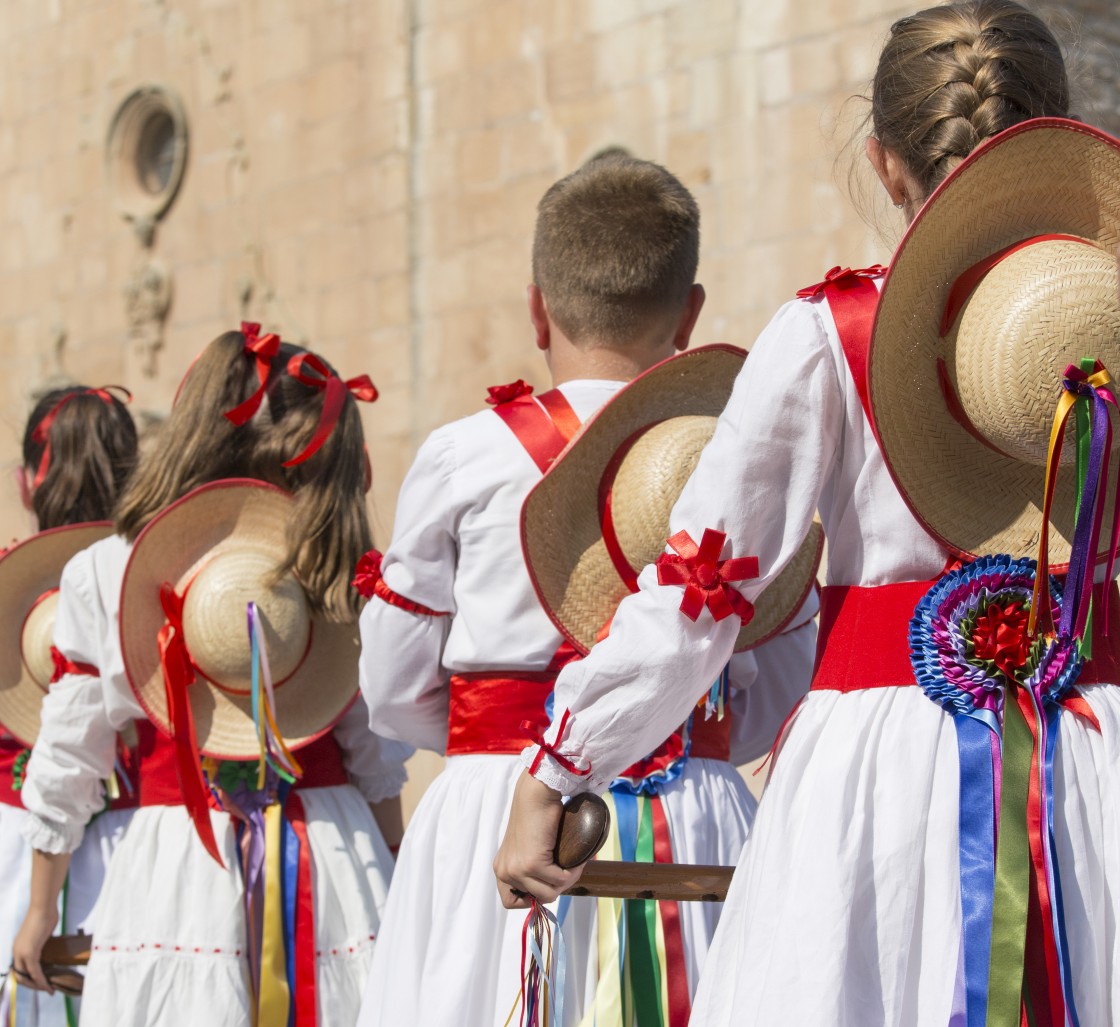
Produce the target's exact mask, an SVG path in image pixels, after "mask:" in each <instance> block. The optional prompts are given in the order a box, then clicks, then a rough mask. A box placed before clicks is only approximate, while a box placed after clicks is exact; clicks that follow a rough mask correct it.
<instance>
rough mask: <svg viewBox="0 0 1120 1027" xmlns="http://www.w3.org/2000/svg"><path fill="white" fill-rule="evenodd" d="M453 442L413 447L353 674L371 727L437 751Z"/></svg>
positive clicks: (441, 737)
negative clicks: (356, 671)
mask: <svg viewBox="0 0 1120 1027" xmlns="http://www.w3.org/2000/svg"><path fill="white" fill-rule="evenodd" d="M452 445H453V443H452V439H451V438H450V436H449V435H447V434H445V433H443V432H435V433H433V434H432V435H431V436H430V437H429V438H428V439H427V440H426V441H425V443H424V444H423V445H422V446H421V447H420V450H419V452H418V453H417V455H416V460H415V462H414V463H413V465H412V467H411V469H410V470H409V472H408V475H407V476H406V477H405V480H404V484H403V485H402V486H401V491H400V495H399V497H398V499H397V513H396V517H395V519H394V522H393V539H392V542H391V543H390V545H389V548H388V549H387V550H386V552H385V556H384V558H383V560H382V564H381V576H382V581H383V583H384V586H385V588H383V589H380V590H379V591H378V593H377V594H375V595H374V596H373V597H372V598H371V599H370V601H369V602H368V603H367V604H366V606H365V609H364V610H363V611H362V617H361V633H362V655H361V663H360V677H359V680H360V683H361V688H362V695H363V696H364V697H365V700H366V703H367V705H368V707H369V726H370V728H371V729H372V730H373V731H375V732H377V733H378V734H380V735H382V736H383V737H384V738H387V739H395V740H398V741H402V742H407V743H409V744H410V745H414V746H417V747H418V748H422V749H433V750H435V751H436V752H442V751H443V750H444V748H445V747H446V744H447V709H448V688H447V684H448V675H447V673H446V672H445V671H444V669H443V667H442V663H441V661H442V657H443V647H444V644H445V642H446V641H447V635H448V631H449V630H450V620H451V614H452V613H454V609H455V600H454V595H453V591H452V586H453V584H454V581H455V567H456V563H457V560H458V548H457V546H456V543H455V530H456V524H457V520H458V504H459V503H460V498H459V496H458V494H457V491H456V489H455V480H454V474H453V466H454V453H453V451H452Z"/></svg>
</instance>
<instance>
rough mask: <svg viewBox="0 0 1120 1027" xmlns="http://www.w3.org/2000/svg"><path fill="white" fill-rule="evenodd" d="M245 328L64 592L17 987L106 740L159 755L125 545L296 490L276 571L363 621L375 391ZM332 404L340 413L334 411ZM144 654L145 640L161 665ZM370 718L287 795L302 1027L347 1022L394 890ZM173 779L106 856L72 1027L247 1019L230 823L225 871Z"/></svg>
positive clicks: (223, 840)
mask: <svg viewBox="0 0 1120 1027" xmlns="http://www.w3.org/2000/svg"><path fill="white" fill-rule="evenodd" d="M242 328H243V330H242V331H241V332H227V333H225V334H224V335H221V336H219V337H218V338H217V339H215V340H214V341H213V342H212V343H211V344H210V345H209V346H208V347H207V348H206V350H205V351H204V352H203V353H202V354H201V355H200V357H199V358H198V360H197V362H196V363H195V364H194V365H193V367H192V368H191V370H190V371H189V372H188V374H187V377H186V379H185V380H184V383H183V385H182V387H181V391H180V394H179V396H178V398H177V401H176V403H175V406H174V407H173V409H172V411H171V414H170V416H169V417H168V419H167V422H166V423H165V425H164V426H163V428H162V430H161V432H160V435H159V437H158V439H157V440H156V443H155V445H154V447H153V448H152V450H151V451H150V452H149V453H147V454H146V455H145V457H144V458H143V459H142V460H141V462H140V465H139V467H138V468H137V471H136V474H135V475H134V477H133V479H132V481H131V482H130V484H129V487H128V489H127V490H126V492H125V494H124V495H123V497H122V499H121V503H120V506H119V509H118V512H117V520H116V527H117V531H118V532H119V534H118V535H116V536H114V537H111V538H108V539H106V540H105V541H103V542H100V543H98V544H96V545H94V546H92V547H90V548H89V549H87V550H85V551H84V552H83V553H80V554H79V555H78V556H77V557H75V558H74V559H73V560H72V561H71V562H70V564H69V565H68V566H67V568H66V572H65V573H64V575H63V581H62V594H61V602H60V607H59V617H58V623H57V626H56V630H55V639H56V644H57V645H58V648H59V649H60V651H61V652H62V655H63V656H64V657H65V658H66V659H68V660H69V661H71V662H72V664H74V666H73V667H72V668H71V671H70V672H69V673H67V674H66V675H65V676H64V677H63V678H62V679H61V680H60V681H59V682H57V683H56V684H55V685H54V686H53V687H52V688H51V691H50V694H49V695H48V696H47V699H46V701H45V702H44V707H43V728H42V732H41V734H40V737H39V740H38V742H37V744H36V746H35V749H34V752H33V753H32V757H31V761H30V764H29V767H28V781H27V784H26V785H25V794H24V802H25V805H26V806H27V808H28V810H29V811H30V813H31V817H30V822H29V824H28V826H27V828H26V830H25V833H26V835H27V837H28V840H29V841H30V842H31V844H32V846H33V847H34V849H35V854H34V863H33V873H32V898H31V909H30V911H29V913H28V916H27V919H26V920H25V922H24V925H23V927H22V928H21V930H20V934H19V936H18V937H17V939H16V944H15V968H16V970H17V971H19V972H20V973H21V980H26V979H28V978H30V979H32V980H34V981H35V982H36V983H37V984H38V985H39V986H40V987H42V986H43V985H44V984H45V981H44V979H43V977H42V974H41V971H40V966H39V954H40V951H41V949H42V945H43V942H44V940H45V939H46V937H47V936H48V935H49V933H50V930H51V929H52V927H53V923H54V918H55V902H56V899H57V894H58V890H59V887H60V884H61V879H62V876H63V873H64V871H65V867H66V865H67V863H68V861H69V854H70V853H71V852H72V851H73V850H74V848H75V847H76V846H77V845H78V843H79V842H80V840H81V837H82V834H83V830H84V827H85V824H86V822H87V821H88V819H89V817H90V815H91V814H92V813H93V812H94V810H96V809H97V808H98V807H99V805H100V803H101V785H100V780H101V778H103V777H104V776H105V775H106V773H107V771H108V768H109V767H111V765H112V752H111V745H110V744H109V741H108V740H109V739H110V738H111V737H112V734H113V732H114V731H116V730H119V729H121V728H123V727H124V726H126V725H128V724H130V723H134V722H135V723H136V724H137V725H138V729H139V731H140V732H141V735H142V737H143V738H145V739H147V744H146V755H148V756H149V757H151V759H152V760H153V761H154V760H155V758H156V757H157V755H159V753H160V752H161V746H162V747H164V748H165V747H166V744H167V743H166V741H165V740H164V739H163V738H162V736H160V735H159V734H157V732H156V731H155V730H154V729H153V728H152V727H151V725H150V724H149V723H148V720H147V717H146V716H145V712H144V707H143V706H141V704H140V702H139V701H138V698H137V694H134V692H133V690H132V689H131V688H130V683H129V680H128V678H127V677H126V666H125V665H124V664H123V662H122V635H123V634H124V633H126V632H127V629H128V625H118V623H117V622H118V619H119V618H118V611H119V609H120V606H121V582H122V576H123V574H124V571H125V567H126V564H127V562H128V559H129V554H130V543H132V542H133V541H134V540H135V539H136V538H137V536H138V534H139V533H140V532H141V530H142V529H143V528H145V526H147V525H148V524H150V523H151V522H153V521H154V520H155V519H156V518H157V516H158V515H159V514H160V513H161V511H163V510H165V509H166V508H168V507H169V506H171V505H172V504H174V503H175V502H176V501H177V500H179V499H180V498H181V497H183V496H184V495H185V494H186V493H188V492H189V491H190V490H192V489H194V488H195V487H196V486H199V485H203V484H206V483H210V482H214V481H216V480H218V479H221V478H227V477H230V476H242V477H253V478H258V479H263V480H267V481H270V482H273V483H275V484H279V485H283V486H285V487H286V488H288V489H289V490H291V491H292V492H293V493H294V512H293V515H292V517H291V520H290V523H289V524H288V526H287V528H288V530H287V546H286V552H284V551H280V552H277V554H276V556H277V561H278V563H279V564H280V565H281V566H280V570H281V571H284V570H286V569H291V570H294V572H295V573H296V574H297V575H298V577H299V580H300V582H301V583H302V585H303V588H304V590H305V591H306V594H307V600H308V604H309V606H310V608H311V610H312V612H313V613H315V614H316V615H317V616H319V617H320V618H324V619H325V620H327V621H342V622H345V621H347V620H352V619H353V618H354V617H355V616H356V613H357V603H358V597H357V595H356V594H355V593H354V592H353V591H352V590H351V589H350V588H349V586H348V578H349V575H350V568H351V567H352V566H353V564H354V562H355V561H356V560H357V557H358V555H360V553H361V552H362V551H364V549H365V548H366V547H368V545H369V527H368V523H367V520H366V513H365V502H364V494H365V491H366V487H367V485H368V474H367V471H368V468H367V465H366V461H365V456H364V447H363V441H362V428H361V421H360V419H359V416H358V411H357V408H356V406H355V402H354V396H353V395H352V394H351V387H352V386H353V388H354V391H357V392H359V393H360V394H362V395H363V398H367V399H369V398H372V396H373V395H375V392H374V391H373V388H372V385H371V384H369V385H368V388H367V387H366V386H365V385H362V384H361V383H359V382H351V383H343V382H341V381H340V380H339V379H338V378H337V376H336V375H335V374H334V372H333V371H332V370H331V369H330V368H329V367H327V366H326V365H325V364H323V363H322V362H320V361H319V360H318V358H316V357H315V356H314V355H313V354H310V353H307V352H306V351H303V350H299V349H297V348H295V347H292V346H289V345H285V344H281V343H280V340H279V339H278V338H277V337H276V336H264V337H261V336H260V335H259V331H258V326H256V325H243V326H242ZM328 398H331V399H332V400H337V406H334V407H333V408H332V407H331V406H330V405H328V403H327V399H328ZM151 601H152V602H158V598H157V597H153V598H152V600H151ZM120 628H124V629H125V632H122V631H121V630H120ZM245 644H246V646H247V645H248V641H247V638H246V642H245ZM155 645H156V640H155V638H153V639H152V640H151V642H150V646H151V647H152V650H153V651H154V647H155ZM195 687H197V688H201V687H203V686H202V685H201V684H196V686H195ZM365 721H366V713H365V710H364V708H362V707H361V704H358V705H357V706H355V707H352V708H351V710H350V712H349V713H347V714H346V715H345V716H344V717H343V718H342V720H341V721H339V722H338V724H337V725H336V726H335V728H334V732H333V741H332V740H331V739H330V738H329V737H328V738H327V739H326V743H325V744H326V746H327V748H330V747H332V746H333V751H334V752H335V753H337V752H338V751H339V748H340V749H341V755H342V758H343V761H344V764H345V770H346V771H348V772H349V778H350V780H351V781H352V782H353V784H345V785H343V784H335V785H331V786H329V787H308V788H306V789H301V790H299V791H298V792H297V794H298V795H299V796H300V798H301V799H302V803H303V806H304V808H305V810H306V833H307V841H308V843H309V848H310V852H311V869H312V870H313V871H314V876H313V880H314V886H315V888H314V903H313V909H312V910H311V911H309V912H310V913H311V917H310V919H311V920H312V921H313V924H314V937H313V938H311V937H308V936H307V935H306V933H304V932H305V931H306V930H307V929H308V928H307V927H306V925H307V918H306V917H305V915H304V914H303V913H301V914H300V919H298V920H297V921H296V924H297V936H296V937H295V948H296V950H297V952H303V953H311V954H312V956H313V960H314V968H315V972H314V979H313V980H311V981H308V982H307V983H308V985H309V987H310V988H311V990H313V992H314V997H312V998H311V999H310V1000H309V999H308V992H307V991H301V993H300V994H297V995H294V996H293V998H294V999H295V1001H296V1013H297V1014H298V1016H299V1018H300V1019H299V1022H301V1023H302V1022H308V1023H314V1022H322V1023H331V1024H350V1023H353V1021H354V1019H355V1016H356V1013H357V1005H358V998H359V995H360V990H361V987H362V985H363V983H364V980H365V976H366V968H367V966H368V960H369V954H370V948H371V946H372V939H373V937H374V935H375V934H376V933H377V929H378V920H379V913H380V906H381V902H382V899H383V896H384V893H385V891H386V889H387V886H388V877H389V870H390V865H391V858H390V856H389V852H388V850H387V848H386V844H385V841H383V840H382V837H381V833H380V832H379V830H378V827H377V824H376V823H375V821H374V818H373V816H372V815H371V807H370V806H369V805H367V803H369V804H372V808H373V811H374V813H378V814H382V815H383V816H385V819H384V820H383V822H384V823H386V824H388V825H389V826H388V828H387V831H386V833H387V834H389V839H388V840H389V843H390V844H392V843H393V842H394V841H395V840H396V839H395V838H393V837H392V831H393V829H394V827H395V828H396V829H398V830H399V806H398V802H397V798H396V797H397V795H398V793H399V791H400V788H401V786H402V784H403V783H404V780H405V773H404V769H403V760H404V758H405V757H406V756H407V755H408V753H407V750H406V749H405V748H404V747H403V746H400V745H398V744H396V743H388V744H385V743H381V742H380V741H379V740H378V739H377V738H376V737H375V736H373V735H371V734H370V733H369V732H368V730H367V728H366V724H365ZM317 751H319V752H322V753H325V750H324V749H320V750H317ZM296 757H297V759H298V757H299V753H298V752H297V753H296ZM324 758H325V757H324ZM333 758H335V759H336V760H337V756H335V757H333ZM143 762H144V761H143V758H142V761H141V763H142V765H141V774H142V775H143V774H144V768H143ZM171 767H174V764H173V763H172V764H171ZM168 769H170V768H168ZM189 769H190V768H187V770H188V771H189ZM180 770H182V768H180ZM188 776H189V774H188ZM252 776H254V777H255V775H252ZM176 777H177V775H176V773H175V772H172V773H171V774H170V778H169V784H170V788H169V789H163V790H162V792H161V794H160V795H157V796H156V797H155V799H156V802H155V803H153V804H148V803H147V801H146V800H144V799H143V798H142V802H141V808H140V810H139V811H138V812H137V814H136V816H135V817H134V819H133V821H132V823H131V825H130V828H129V831H128V833H127V835H126V837H125V839H124V841H123V842H122V844H121V846H120V847H119V848H118V850H117V852H116V854H115V855H114V858H113V863H112V866H111V867H110V870H109V874H108V877H107V880H106V884H105V889H104V891H103V901H102V908H103V913H104V915H103V916H102V917H101V918H100V919H99V921H98V925H97V928H98V936H97V938H95V950H94V953H93V956H92V958H91V961H90V965H89V969H88V972H87V976H86V987H85V1007H84V1009H83V1023H86V1024H90V1023H92V1024H95V1025H96V1024H105V1025H109V1024H112V1025H116V1024H121V1023H156V1022H158V1023H160V1024H183V1025H187V1024H190V1025H195V1024H200V1023H207V1024H216V1025H230V1027H233V1025H239V1027H245V1025H248V1024H250V1023H252V1022H256V1017H257V1015H258V1014H257V1011H256V1009H255V1008H254V1007H255V1005H256V1003H255V996H254V995H253V994H252V991H253V989H252V986H251V984H250V976H249V965H248V960H247V951H246V950H247V947H248V946H247V939H248V937H249V934H250V932H251V933H254V934H255V927H254V925H253V924H249V923H247V922H246V920H247V918H246V914H245V910H244V907H243V902H242V897H243V891H244V889H243V885H242V882H241V875H240V872H239V870H238V869H237V855H238V834H237V831H236V826H235V821H234V819H233V817H232V816H230V815H229V814H228V813H223V812H219V811H218V810H217V809H213V810H212V811H211V812H210V822H211V825H212V829H213V832H214V836H215V838H216V846H217V849H218V851H219V852H220V853H221V854H222V856H223V862H224V864H225V865H224V867H222V866H219V864H218V862H216V861H215V860H214V859H212V858H211V856H210V854H209V853H208V852H207V851H206V849H205V848H204V845H203V843H202V841H201V840H200V836H199V835H196V833H195V828H194V826H193V824H192V821H191V819H190V817H189V816H188V814H187V810H186V808H185V806H184V805H182V804H181V803H183V802H184V801H185V800H186V791H185V786H184V785H182V783H181V782H182V781H184V780H185V779H186V778H184V777H182V776H180V777H179V781H180V785H179V788H182V789H184V790H183V791H181V792H178V794H177V793H176ZM223 780H224V778H223ZM156 803H158V804H156ZM203 815H205V812H203ZM393 821H396V824H394V823H393ZM340 836H341V837H340ZM341 838H345V839H347V844H346V845H343V844H342V842H341ZM300 924H303V925H305V926H304V927H303V928H300V927H299V925H300ZM98 939H104V941H105V943H104V944H103V945H100V944H98ZM297 970H298V968H297ZM305 980H306V978H305ZM267 1015H269V1016H275V1015H277V1014H276V1012H275V1010H270V1011H269V1012H268V1014H267ZM287 1015H288V1014H287V1009H285V1010H284V1012H283V1016H284V1018H285V1019H286V1017H287Z"/></svg>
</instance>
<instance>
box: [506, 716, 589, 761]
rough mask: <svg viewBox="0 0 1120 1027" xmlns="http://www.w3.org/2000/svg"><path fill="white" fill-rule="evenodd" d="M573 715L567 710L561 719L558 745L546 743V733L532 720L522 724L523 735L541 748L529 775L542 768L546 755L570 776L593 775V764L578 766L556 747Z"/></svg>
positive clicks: (557, 733) (557, 738) (557, 737)
mask: <svg viewBox="0 0 1120 1027" xmlns="http://www.w3.org/2000/svg"><path fill="white" fill-rule="evenodd" d="M570 715H571V710H565V711H564V716H562V717H561V718H560V727H559V728H558V729H557V731H556V744H555V745H553V744H552V743H550V742H546V741H545V738H544V732H543V731H542V730H541V728H540V726H539V725H538V724H537V723H536V722H535V721H532V720H523V721H522V722H521V733H522V734H523V735H524V736H525V737H526V738H528V739H529V740H530V741H532V742H536V743H537V745H539V746H540V749H538V750H537V755H536V756H535V757H534V758H533V762H532V764H531V765H530V767H529V773H530V774H535V773H536V772H537V770H538V769H539V768H540V765H541V760H543V759H544V754H545V753H548V755H549V756H551V757H552V758H553V759H554V760H556V762H557V763H559V764H560V766H562V767H563V768H564V769H565V770H566V771H567V772H568V773H569V774H575V775H576V777H587V775H588V774H590V773H591V764H590V763H588V764H587V766H586V767H585V768H582V769H581V768H580V767H578V766H576V763H575V759H573V758H572V757H571V756H565V755H564V754H563V753H562V752H560V751H558V750H557V748H556V745H559V744H560V739H561V738H562V737H563V735H564V730H565V728H567V726H568V717H569V716H570ZM577 758H578V757H577Z"/></svg>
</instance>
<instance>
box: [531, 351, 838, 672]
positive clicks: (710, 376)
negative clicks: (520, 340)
mask: <svg viewBox="0 0 1120 1027" xmlns="http://www.w3.org/2000/svg"><path fill="white" fill-rule="evenodd" d="M745 358H746V354H745V353H744V352H743V351H742V350H741V349H738V348H736V347H734V346H722V345H719V346H705V347H702V348H699V349H695V350H687V351H685V352H684V353H681V354H679V355H677V356H674V357H671V358H670V359H668V360H665V361H663V362H662V363H660V364H657V365H656V366H654V367H652V368H650V369H649V370H648V371H646V372H644V373H643V374H642V375H640V376H639V377H637V378H635V379H634V380H633V381H632V382H630V383H629V384H627V385H626V386H624V387H623V388H622V389H620V390H619V391H618V392H617V393H616V394H615V395H614V397H612V399H611V400H610V401H609V402H608V403H607V404H606V405H605V406H604V407H603V408H602V409H600V410H599V411H598V412H597V413H596V414H595V415H594V416H593V417H592V418H591V419H589V420H588V421H587V423H586V424H584V426H583V427H582V428H581V429H580V431H579V433H578V434H577V435H576V436H575V437H574V438H573V439H572V441H571V442H570V443H569V444H568V446H567V447H566V448H565V450H564V452H563V453H561V454H560V456H559V457H557V459H556V461H555V462H554V463H553V465H552V466H551V467H550V468H549V470H548V473H547V474H545V476H544V477H543V478H542V479H541V480H540V481H539V482H538V483H537V485H536V486H535V487H534V488H533V490H532V491H531V492H530V493H529V495H528V496H527V497H526V499H525V503H524V506H523V507H522V512H521V543H522V550H523V552H524V554H525V563H526V566H527V567H528V570H529V577H530V580H531V581H532V583H533V588H534V590H535V591H536V593H537V598H538V599H539V601H540V603H541V605H542V606H543V607H544V609H545V612H546V613H547V614H548V616H549V618H550V619H551V620H552V622H553V624H555V625H556V628H557V629H558V630H559V631H560V633H561V634H562V635H563V636H564V637H565V638H566V639H567V640H568V641H569V642H571V644H572V645H573V646H574V647H575V648H576V649H577V650H578V651H579V652H581V653H587V652H589V651H590V649H591V647H592V646H593V645H594V644H595V642H596V639H597V637H598V635H599V632H600V631H601V629H602V628H603V626H604V625H605V624H606V623H607V621H608V620H609V619H610V618H611V617H612V616H613V614H614V611H615V610H616V609H617V608H618V604H619V603H620V602H621V601H622V600H623V599H624V598H625V597H626V596H627V595H629V589H628V588H627V586H626V584H625V583H624V582H623V581H622V579H621V578H620V577H619V575H618V572H617V570H616V569H615V566H614V564H613V562H612V561H611V558H610V555H609V554H608V552H607V547H606V545H605V543H604V542H603V535H602V528H601V525H600V521H599V506H598V502H599V486H600V482H601V481H602V478H603V475H604V474H605V473H606V472H607V468H608V465H609V464H610V463H611V461H612V459H613V458H614V456H615V454H616V453H617V452H618V450H619V448H620V447H621V446H623V445H624V444H625V442H626V440H628V439H630V438H631V437H632V436H633V435H634V434H635V433H636V432H639V431H641V430H642V429H643V428H646V427H648V426H650V425H654V424H657V423H658V422H661V421H665V420H667V419H669V418H675V417H684V416H691V415H699V416H707V417H712V418H716V417H718V416H719V415H720V414H721V413H722V412H723V408H724V407H725V406H726V405H727V401H728V399H729V398H730V396H731V390H732V388H733V387H734V384H735V378H736V376H737V375H738V373H739V371H740V370H741V369H742V366H743V361H744V359H745ZM682 485H683V482H682ZM668 529H669V525H668V524H666V525H665V535H666V537H667V536H668ZM823 546H824V532H823V530H822V529H821V526H820V525H819V524H817V523H814V525H813V528H812V530H811V531H810V533H809V536H808V537H807V538H806V540H805V542H804V543H803V544H802V546H801V547H800V549H799V550H798V551H797V553H796V555H795V556H794V558H793V560H791V562H790V564H789V565H788V566H787V567H786V568H785V569H784V570H783V571H782V573H781V574H780V575H778V577H777V578H776V579H775V580H774V581H773V582H772V583H771V584H770V585H769V586H768V587H767V588H766V590H765V591H764V592H763V593H762V595H760V596H759V597H758V599H757V600H756V601H755V604H754V605H755V615H754V617H753V619H752V620H751V622H750V623H749V624H747V625H746V627H744V628H743V629H742V631H741V632H740V633H739V637H738V640H737V642H736V650H737V651H741V650H743V649H749V648H752V647H754V646H756V645H760V644H761V643H762V642H765V641H766V640H767V639H769V638H772V637H774V635H776V634H779V633H780V632H781V631H782V630H783V629H784V628H785V627H786V626H787V625H788V624H789V623H790V621H791V620H792V619H793V617H794V615H795V614H796V613H797V611H798V609H799V608H800V607H801V604H802V603H803V602H804V601H805V598H806V597H807V596H808V594H809V590H810V589H811V588H812V587H813V583H814V581H815V580H816V573H817V568H818V566H819V565H820V558H821V552H822V550H823ZM736 555H739V554H736ZM636 569H637V570H640V569H641V568H636Z"/></svg>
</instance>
